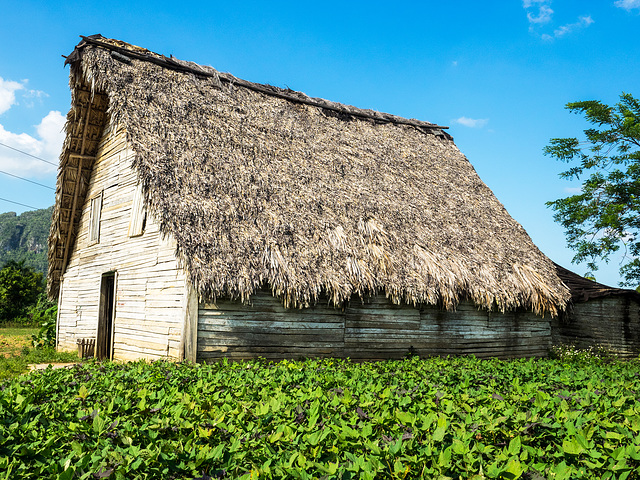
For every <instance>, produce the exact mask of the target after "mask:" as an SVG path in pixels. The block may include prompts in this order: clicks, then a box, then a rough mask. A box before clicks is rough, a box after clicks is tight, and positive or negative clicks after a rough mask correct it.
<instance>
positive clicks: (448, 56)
mask: <svg viewBox="0 0 640 480" xmlns="http://www.w3.org/2000/svg"><path fill="white" fill-rule="evenodd" d="M306 5H309V6H306ZM0 12H2V13H1V14H0V143H3V144H5V145H9V146H12V147H14V148H18V149H20V150H24V151H26V152H28V153H31V154H32V155H36V156H38V157H41V158H44V159H46V160H48V161H50V162H53V163H56V162H57V156H58V154H59V150H60V145H61V141H62V138H63V136H62V134H61V128H62V125H63V123H64V116H65V115H66V112H67V111H68V109H69V103H70V94H69V89H68V85H67V82H68V69H65V68H63V62H64V59H63V58H62V57H61V55H67V54H69V53H70V52H71V51H72V50H73V47H74V46H75V45H76V44H77V43H78V42H79V40H80V39H79V38H78V35H91V34H94V33H101V34H102V35H104V36H106V37H110V38H118V39H120V40H124V41H127V42H129V43H133V44H136V45H140V46H143V47H146V48H148V49H150V50H153V51H155V52H158V53H162V54H165V55H167V56H168V55H169V54H172V55H174V56H175V57H178V58H181V59H185V60H192V61H195V62H197V63H201V64H207V65H211V66H213V67H215V68H217V69H218V70H222V71H228V72H231V73H232V74H234V75H236V76H238V77H241V78H244V79H246V80H250V81H254V82H260V83H270V84H273V85H277V86H281V87H289V88H292V89H294V90H300V91H303V92H305V93H307V94H308V95H311V96H314V97H322V98H327V99H330V100H333V101H338V102H343V103H347V104H351V105H355V106H358V107H361V108H372V109H375V110H380V111H384V112H389V113H393V114H396V115H401V116H404V117H411V118H418V119H421V120H426V121H430V122H434V123H438V124H440V125H449V126H450V129H449V133H451V134H452V135H453V137H454V139H455V141H456V144H457V145H458V147H459V148H460V150H461V151H462V152H463V153H464V154H465V155H466V156H467V158H468V159H469V160H470V161H471V163H472V165H473V166H474V167H475V169H476V170H477V172H478V173H479V174H480V177H481V178H482V179H483V180H484V182H485V183H486V184H487V185H488V186H489V187H490V188H491V189H492V190H493V191H494V193H495V194H496V196H497V197H498V199H499V200H500V201H501V202H502V203H503V204H504V205H505V207H506V208H507V210H508V211H509V213H510V214H511V215H512V216H513V217H514V218H515V219H516V220H517V221H519V222H520V223H521V224H522V225H523V226H524V228H525V229H526V230H527V232H528V233H529V235H530V236H531V237H532V238H533V240H534V242H535V243H536V244H537V245H538V247H539V248H540V249H541V250H542V251H543V252H545V253H546V254H547V255H548V256H549V257H551V258H552V259H553V260H555V261H556V262H558V263H560V264H562V265H565V266H568V267H570V268H572V269H573V270H575V271H576V272H578V273H580V274H584V273H585V272H586V267H585V266H584V265H577V266H576V265H573V266H571V258H572V256H573V254H572V252H571V251H570V250H568V249H567V248H566V246H565V239H564V234H563V231H562V228H561V227H560V226H558V225H557V224H556V223H554V221H553V214H552V211H551V210H549V209H548V208H547V207H546V206H545V202H546V201H549V200H554V199H556V198H559V197H562V196H566V195H568V194H570V193H572V192H575V191H576V189H577V188H578V187H579V183H578V182H567V181H566V180H560V179H559V178H558V176H557V175H558V173H559V172H560V171H562V170H563V167H564V166H565V165H563V164H560V163H558V162H556V161H555V160H553V159H550V158H547V157H545V156H543V155H542V149H543V147H544V146H545V145H546V144H547V143H548V141H549V139H550V138H552V137H561V136H576V135H579V134H580V133H581V132H582V130H583V129H584V128H585V127H586V124H585V122H584V121H583V120H582V119H581V118H580V117H578V116H576V115H572V114H570V113H568V112H567V111H566V110H565V109H564V105H565V104H566V103H567V102H570V101H578V100H590V99H599V100H602V101H604V102H608V103H614V102H616V101H617V100H618V97H619V95H620V93H621V92H623V91H624V92H628V93H631V94H633V95H635V96H636V97H637V96H640V61H639V59H640V42H638V32H639V31H640V0H621V1H616V0H599V1H559V0H556V1H546V0H524V1H523V0H513V1H501V2H477V1H452V2H431V1H415V2H411V1H408V2H377V1H373V0H370V1H366V2H364V1H362V2H361V1H351V2H344V1H342V2H333V1H330V2H314V3H309V4H306V3H304V2H302V3H301V2H277V1H274V2H253V1H250V0H246V1H244V2H229V1H225V2H215V1H209V2H195V1H182V2H174V1H171V2H168V1H161V0H158V1H155V2H140V1H135V0H130V1H127V2H123V1H120V0H111V1H110V2H107V3H105V2H86V1H84V2H75V1H73V2H72V1H64V0H60V1H58V2H45V1H29V0H22V1H20V2H2V3H1V4H0ZM0 171H2V172H6V173H11V174H14V175H18V176H21V177H25V178H28V179H30V180H32V181H35V182H38V183H42V184H45V185H49V186H51V187H54V186H55V167H54V166H52V165H50V164H47V163H44V162H41V161H38V160H35V159H33V158H31V157H28V156H26V155H22V154H20V153H17V152H15V151H13V150H10V149H8V148H6V147H5V146H3V145H0ZM6 173H0V198H4V199H7V200H13V201H15V202H19V203H23V204H26V205H29V206H33V207H38V208H44V207H47V206H49V205H52V204H53V202H54V193H53V191H52V190H48V189H46V188H43V187H40V186H37V185H33V184H31V183H27V182H24V181H21V180H18V179H16V178H14V177H11V176H9V175H6ZM25 210H29V208H26V207H22V206H19V205H15V204H11V203H8V202H6V201H4V200H0V212H7V211H15V212H18V213H20V212H22V211H25ZM619 261H620V258H616V259H613V260H612V261H611V262H610V264H609V265H603V266H602V267H601V270H600V271H599V272H598V273H597V274H596V277H597V279H598V280H599V281H601V282H604V283H608V284H611V285H616V284H617V283H618V281H619V276H618V273H617V270H618V263H619Z"/></svg>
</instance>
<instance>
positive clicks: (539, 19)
mask: <svg viewBox="0 0 640 480" xmlns="http://www.w3.org/2000/svg"><path fill="white" fill-rule="evenodd" d="M552 15H553V10H551V8H550V7H549V6H548V5H540V8H539V9H538V14H537V15H534V14H533V13H531V12H527V19H528V20H529V23H534V24H537V25H544V24H545V23H549V22H550V21H551V16H552Z"/></svg>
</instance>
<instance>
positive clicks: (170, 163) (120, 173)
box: [48, 35, 570, 361]
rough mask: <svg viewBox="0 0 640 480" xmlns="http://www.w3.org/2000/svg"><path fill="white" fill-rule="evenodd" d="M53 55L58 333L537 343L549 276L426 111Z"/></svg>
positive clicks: (192, 342) (156, 350) (562, 303)
mask: <svg viewBox="0 0 640 480" xmlns="http://www.w3.org/2000/svg"><path fill="white" fill-rule="evenodd" d="M67 63H68V64H69V65H70V69H71V71H70V86H71V90H72V106H71V110H70V112H69V114H68V116H67V126H66V132H67V136H66V141H65V144H64V148H63V152H62V154H61V159H60V170H59V174H58V182H57V189H56V205H55V211H54V213H53V224H52V228H51V235H50V249H49V275H48V279H49V294H50V295H51V296H52V297H58V298H59V316H58V325H57V329H58V347H59V348H61V349H74V348H76V341H77V340H78V339H90V338H94V339H96V340H97V345H96V353H97V355H98V356H99V357H112V358H117V359H131V358H139V357H145V358H160V357H170V358H175V359H181V358H186V359H191V360H199V361H206V360H209V359H214V358H218V357H229V358H247V357H256V356H262V357H267V358H283V357H305V356H344V357H351V358H359V359H367V358H369V359H374V358H375V359H377V358H401V357H403V356H405V355H406V354H408V353H410V352H415V353H418V354H422V355H428V354H466V353H473V354H475V355H477V356H499V357H512V356H533V355H545V354H546V353H547V349H548V347H549V345H550V342H551V319H552V318H554V317H557V316H558V315H559V314H560V313H561V312H563V311H564V309H565V307H566V305H567V302H568V301H569V298H570V292H569V289H568V288H567V286H566V285H565V284H563V283H562V281H561V280H560V278H559V277H558V274H557V272H556V268H555V266H554V264H553V263H552V262H551V261H550V260H549V259H548V258H547V257H546V256H545V255H543V254H542V253H541V252H540V251H539V250H538V249H537V248H536V246H535V245H534V244H533V242H532V241H531V239H530V238H529V236H528V235H527V233H526V232H525V231H524V229H523V228H522V227H521V226H520V225H519V224H518V223H517V222H516V221H515V220H513V219H512V218H511V217H510V216H509V214H508V213H507V211H506V210H505V209H504V207H503V206H502V204H501V203H500V202H499V201H498V200H497V199H496V198H495V196H494V195H493V193H492V192H491V190H489V188H488V187H487V186H486V185H485V184H484V183H483V182H482V181H481V180H480V178H479V177H478V175H477V174H476V172H475V170H474V169H473V167H472V166H471V164H470V163H469V161H468V160H467V159H466V158H465V156H464V155H463V154H462V153H460V151H459V150H458V148H457V147H456V146H455V144H454V143H453V140H452V138H451V136H450V135H448V134H447V133H446V131H445V128H446V127H442V126H439V125H435V124H432V123H428V122H423V121H418V120H409V119H404V118H400V117H397V116H393V115H388V114H383V113H379V112H374V111H371V110H362V109H358V108H355V107H351V106H347V105H342V104H337V103H333V102H330V101H326V100H321V99H317V98H310V97H308V96H306V95H304V94H302V93H299V92H295V91H291V90H285V89H280V88H276V87H272V86H268V85H260V84H255V83H251V82H247V81H244V80H241V79H238V78H236V77H233V76H232V75H230V74H226V73H221V72H218V71H216V70H215V69H213V68H211V67H204V66H199V65H196V64H194V63H189V62H184V61H180V60H177V59H175V58H167V57H164V56H162V55H158V54H155V53H153V52H150V51H148V50H145V49H143V48H139V47H135V46H132V45H129V44H126V43H124V42H120V41H116V40H110V39H106V38H103V37H101V36H99V35H96V36H92V37H83V41H82V42H81V43H80V44H79V45H78V46H77V47H76V49H75V50H74V52H73V53H72V54H71V55H70V56H69V57H68V58H67Z"/></svg>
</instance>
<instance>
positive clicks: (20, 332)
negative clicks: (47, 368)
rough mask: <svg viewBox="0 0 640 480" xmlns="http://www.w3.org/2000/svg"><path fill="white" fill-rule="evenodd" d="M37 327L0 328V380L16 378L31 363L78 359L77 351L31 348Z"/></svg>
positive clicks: (73, 360)
mask: <svg viewBox="0 0 640 480" xmlns="http://www.w3.org/2000/svg"><path fill="white" fill-rule="evenodd" d="M38 331H39V328H37V327H3V328H0V381H2V380H7V379H10V378H14V377H16V376H18V375H20V374H21V373H24V372H26V371H27V370H28V365H29V364H30V363H59V362H75V361H78V355H77V354H75V353H66V352H56V350H55V349H54V348H31V345H32V341H33V340H32V338H31V336H32V335H36V334H37V333H38Z"/></svg>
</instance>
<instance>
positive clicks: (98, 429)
mask: <svg viewBox="0 0 640 480" xmlns="http://www.w3.org/2000/svg"><path fill="white" fill-rule="evenodd" d="M639 395H640V363H639V362H638V361H636V360H632V361H586V360H584V361H578V360H577V361H566V360H546V359H545V360H513V361H498V360H477V359H475V358H448V359H440V358H431V359H417V358H412V359H407V360H404V361H387V362H372V363H361V364H357V363H351V362H349V361H343V360H331V359H327V360H306V361H282V362H278V363H270V362H266V361H251V362H239V363H227V362H220V363H217V364H212V365H193V364H187V363H182V364H174V363H170V362H154V363H145V362H135V363H129V364H121V363H115V362H113V363H112V362H105V363H97V362H88V363H84V364H81V365H77V366H75V367H73V368H70V369H61V370H52V369H49V370H46V371H43V372H39V373H32V374H30V375H23V376H21V377H19V378H16V379H13V380H9V381H6V382H4V383H2V384H1V385H0V478H7V479H13V478H20V479H29V478H34V479H36V478H37V479H42V478H52V479H61V480H63V479H64V480H67V479H76V478H79V479H92V478H111V479H183V478H184V479H200V480H207V479H218V478H234V479H235V478H243V479H256V478H292V479H295V478H298V479H312V478H320V479H323V478H324V479H356V478H361V479H372V478H376V479H377V478H381V479H413V478H434V479H437V478H440V479H484V478H504V479H517V478H522V479H546V478H552V479H557V480H561V479H569V478H570V479H587V478H588V479H598V478H603V479H614V478H615V479H621V480H623V479H627V478H629V479H637V478H640V402H639V401H638V400H639Z"/></svg>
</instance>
